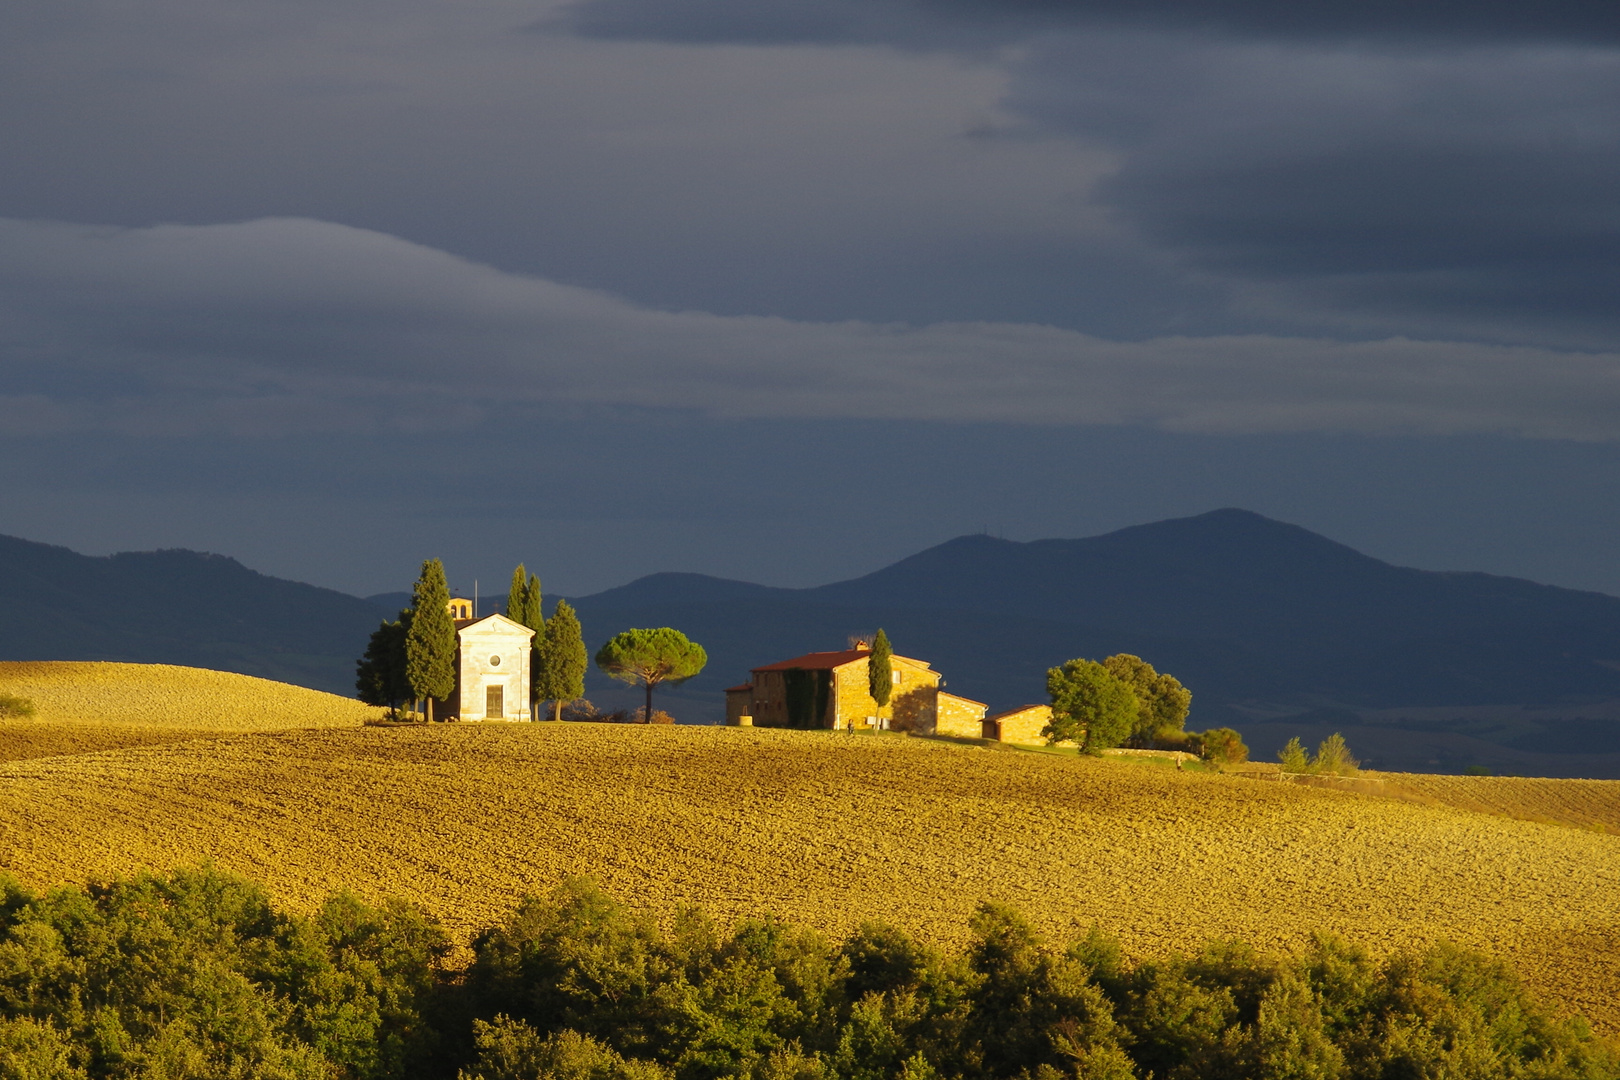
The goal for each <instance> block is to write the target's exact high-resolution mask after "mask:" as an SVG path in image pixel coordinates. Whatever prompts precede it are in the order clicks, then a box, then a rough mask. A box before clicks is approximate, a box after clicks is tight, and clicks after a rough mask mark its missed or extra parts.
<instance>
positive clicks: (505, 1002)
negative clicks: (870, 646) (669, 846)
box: [0, 869, 1620, 1080]
mask: <svg viewBox="0 0 1620 1080" xmlns="http://www.w3.org/2000/svg"><path fill="white" fill-rule="evenodd" d="M446 953H447V941H446V938H445V936H444V935H443V933H442V932H441V931H440V930H439V929H438V927H437V926H436V925H435V924H434V922H433V920H432V919H431V918H429V917H427V916H426V915H424V914H423V913H422V912H420V911H418V910H416V909H415V908H413V907H411V906H409V905H407V904H404V903H398V902H390V903H386V904H384V905H382V906H381V907H372V906H369V905H367V904H364V903H362V902H360V901H358V900H356V899H355V898H353V897H348V896H338V897H334V898H333V899H331V900H329V901H328V902H327V903H326V904H325V905H324V906H323V907H322V908H321V909H320V911H319V912H317V913H316V914H314V915H313V916H310V917H303V916H297V915H290V914H287V913H285V912H280V911H277V910H275V909H274V908H272V907H271V905H270V904H269V903H268V901H267V900H266V898H265V894H264V893H263V891H262V890H261V889H259V888H258V887H257V886H254V885H252V884H250V883H247V882H244V881H241V880H239V879H236V878H232V877H229V876H226V875H223V874H220V873H217V872H214V871H212V870H209V869H201V870H187V871H179V872H176V873H174V874H172V875H170V876H167V877H155V876H142V877H137V878H134V879H131V880H128V881H119V882H115V883H112V884H109V885H105V886H98V887H95V888H93V889H91V890H89V891H88V892H86V891H81V890H77V889H62V890H58V891H55V892H53V893H51V894H50V895H48V896H43V897H41V896H34V895H31V894H29V893H28V892H26V891H25V890H23V889H21V888H19V887H17V886H16V885H15V884H14V883H7V882H4V881H3V880H0V1080H67V1078H82V1077H118V1078H124V1077H130V1078H134V1077H140V1078H150V1080H159V1078H162V1080H171V1078H173V1080H179V1078H191V1077H198V1078H216V1077H217V1078H243V1080H248V1078H261V1077H262V1078H267V1080H280V1078H287V1080H295V1078H296V1080H303V1078H315V1077H322V1078H327V1077H356V1078H359V1077H445V1078H447V1080H449V1078H453V1077H457V1076H458V1074H459V1077H460V1078H461V1080H535V1078H556V1080H668V1078H675V1080H706V1078H709V1077H758V1078H761V1080H766V1078H769V1080H801V1078H802V1080H811V1078H821V1077H826V1078H833V1077H837V1078H846V1080H887V1078H906V1080H923V1078H928V1077H939V1078H945V1077H964V1078H973V1080H978V1078H989V1077H1030V1078H1032V1080H1060V1078H1068V1077H1074V1078H1086V1080H1100V1078H1116V1077H1117V1078H1125V1077H1132V1076H1135V1077H1147V1076H1149V1075H1152V1076H1154V1077H1157V1078H1159V1080H1177V1078H1187V1080H1192V1078H1204V1080H1220V1078H1223V1077H1276V1078H1283V1077H1290V1078H1293V1077H1297V1078H1301V1080H1307V1078H1309V1080H1330V1078H1334V1077H1380V1078H1390V1080H1395V1078H1402V1080H1404V1078H1408V1077H1412V1078H1417V1077H1435V1078H1441V1077H1446V1078H1481V1080H1484V1078H1497V1077H1549V1078H1550V1077H1615V1076H1617V1075H1620V1065H1617V1059H1616V1057H1615V1056H1614V1052H1613V1050H1612V1048H1611V1047H1609V1046H1607V1045H1606V1044H1604V1043H1602V1042H1600V1041H1599V1040H1596V1039H1594V1038H1593V1037H1592V1035H1591V1033H1590V1031H1589V1029H1588V1028H1587V1027H1586V1025H1585V1024H1584V1023H1583V1022H1582V1021H1580V1020H1578V1019H1576V1020H1569V1021H1561V1020H1557V1019H1554V1018H1553V1017H1552V1016H1550V1015H1549V1014H1548V1013H1547V1012H1545V1011H1543V1010H1542V1009H1540V1008H1538V1007H1537V1006H1536V1005H1534V1004H1533V1003H1532V1002H1530V1001H1529V1000H1528V998H1527V997H1526V995H1525V993H1524V992H1523V990H1522V989H1521V988H1520V987H1519V984H1518V981H1517V980H1516V979H1515V977H1514V976H1513V975H1512V974H1511V972H1509V971H1508V969H1507V968H1505V967H1504V966H1503V965H1501V964H1500V963H1498V962H1496V961H1493V960H1490V959H1488V958H1485V957H1482V956H1479V955H1477V954H1474V953H1469V952H1465V951H1463V950H1460V949H1456V948H1452V947H1449V946H1444V945H1441V946H1436V947H1434V948H1431V949H1427V950H1424V951H1420V952H1414V953H1411V954H1407V955H1402V956H1398V957H1395V958H1394V959H1392V960H1390V961H1388V962H1387V963H1384V964H1382V965H1379V964H1374V963H1372V962H1371V961H1369V960H1368V959H1367V957H1366V956H1365V955H1363V954H1362V953H1361V952H1360V951H1358V950H1357V949H1355V948H1353V947H1350V946H1347V945H1344V944H1342V943H1339V942H1336V941H1332V940H1328V939H1319V940H1316V941H1314V942H1312V943H1311V945H1310V947H1309V948H1308V949H1306V950H1305V951H1304V952H1303V953H1302V954H1301V955H1300V956H1298V957H1294V958H1290V959H1277V958H1271V957H1265V956H1261V955H1259V954H1257V953H1255V952H1254V951H1252V950H1250V949H1249V948H1247V947H1245V946H1243V945H1241V944H1237V943H1232V942H1220V943H1214V944H1210V945H1208V946H1206V947H1205V948H1203V949H1202V951H1200V952H1198V953H1196V954H1194V955H1189V956H1182V957H1174V958H1171V959H1167V960H1158V961H1153V962H1149V963H1142V964H1136V965H1130V964H1126V963H1124V962H1123V961H1122V960H1121V959H1120V956H1119V952H1118V950H1117V948H1116V947H1115V945H1114V944H1113V942H1112V941H1110V940H1109V939H1108V938H1107V937H1105V936H1104V935H1102V934H1100V933H1097V932H1096V931H1093V932H1092V933H1091V934H1089V935H1087V936H1086V937H1084V938H1083V939H1081V940H1079V941H1077V942H1075V943H1074V944H1072V945H1070V946H1069V947H1068V948H1066V949H1062V950H1058V949H1053V948H1049V947H1047V946H1046V945H1045V944H1044V943H1043V942H1042V941H1041V939H1040V938H1039V937H1038V936H1037V935H1036V934H1035V932H1034V931H1033V930H1032V929H1031V928H1030V926H1029V925H1028V924H1027V923H1026V922H1025V921H1024V920H1023V919H1022V918H1020V917H1019V916H1018V915H1017V914H1016V913H1015V912H1013V911H1011V910H1009V909H1007V908H1004V907H1000V906H996V905H988V904H987V905H985V906H983V907H981V908H980V909H979V911H978V913H977V914H976V915H975V916H974V917H973V919H972V922H971V940H970V943H969V944H968V946H967V947H966V949H965V950H963V951H962V952H961V953H958V954H954V955H946V954H943V953H940V952H937V951H935V950H933V949H931V948H929V947H927V946H925V945H923V944H921V943H920V942H918V941H917V940H916V939H914V938H913V937H912V936H910V935H909V934H907V933H906V932H904V931H903V930H900V929H897V928H894V927H890V926H882V925H867V926H864V927H862V928H861V929H860V930H859V931H858V932H857V933H856V934H855V935H854V936H853V937H852V938H850V939H849V940H847V941H845V942H842V943H841V944H836V945H835V944H831V943H829V942H827V941H825V940H824V939H822V938H821V937H819V936H818V935H816V934H815V933H813V932H811V931H808V930H804V929H800V928H796V927H792V926H788V925H786V924H783V923H780V922H775V921H760V922H747V923H744V924H742V925H740V926H738V927H737V928H736V929H734V930H732V931H729V932H721V931H720V930H719V929H717V928H716V927H715V926H714V925H713V924H711V923H710V922H709V921H708V920H707V919H706V918H704V916H703V915H702V914H701V913H698V912H695V911H686V912H682V913H679V914H678V915H676V916H675V918H674V919H673V920H672V922H671V925H670V926H669V928H668V929H667V930H660V929H659V928H658V927H657V926H656V925H655V924H654V923H653V922H651V921H649V920H648V919H646V918H644V917H642V916H639V915H636V914H633V913H631V912H629V911H628V910H626V909H625V908H623V907H621V906H619V905H618V904H617V903H615V902H614V901H613V900H611V899H609V898H608V897H606V896H605V895H603V894H602V893H600V892H598V891H597V890H596V889H595V887H594V886H593V885H591V884H590V883H589V882H587V881H578V880H576V881H570V882H567V883H565V884H563V885H562V886H560V887H559V888H558V889H556V890H555V891H554V892H552V893H551V894H550V895H549V896H546V897H543V898H532V899H529V900H526V901H524V902H523V903H522V905H521V906H520V907H519V908H518V909H517V910H516V911H515V912H514V913H513V914H512V915H511V917H510V918H508V919H507V920H506V922H504V923H503V924H502V925H500V926H497V927H495V928H493V929H490V930H488V931H487V932H485V933H484V934H482V935H481V936H480V937H479V938H478V939H477V941H476V942H475V946H474V959H473V962H472V964H471V966H470V967H467V968H465V969H461V970H449V969H447V968H446V967H445V966H444V958H445V956H446Z"/></svg>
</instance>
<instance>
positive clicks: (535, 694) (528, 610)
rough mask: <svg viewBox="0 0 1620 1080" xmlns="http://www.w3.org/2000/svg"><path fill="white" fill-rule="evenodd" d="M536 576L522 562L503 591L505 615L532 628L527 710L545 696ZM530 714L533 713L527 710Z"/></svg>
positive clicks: (542, 621) (543, 643)
mask: <svg viewBox="0 0 1620 1080" xmlns="http://www.w3.org/2000/svg"><path fill="white" fill-rule="evenodd" d="M540 604H541V597H540V579H539V578H537V577H535V576H534V575H533V574H531V573H529V572H528V570H527V569H525V567H524V565H523V564H522V563H518V564H517V569H516V570H513V571H512V587H511V589H509V590H508V591H507V593H506V617H507V618H508V619H511V620H512V621H513V622H515V623H521V624H522V625H524V626H527V627H528V628H529V629H530V630H533V631H534V638H533V641H532V643H531V650H530V653H529V705H530V708H531V710H532V709H535V708H537V707H538V706H539V704H540V702H542V701H544V700H545V694H544V693H543V691H542V690H541V687H540V683H541V681H542V676H541V668H542V666H543V665H544V663H545V659H544V656H543V655H542V652H543V650H544V648H545V641H544V640H543V639H542V634H543V633H544V631H545V628H546V620H545V619H544V618H543V617H542V616H541V614H540ZM530 715H531V716H533V715H535V713H534V712H532V711H531V713H530Z"/></svg>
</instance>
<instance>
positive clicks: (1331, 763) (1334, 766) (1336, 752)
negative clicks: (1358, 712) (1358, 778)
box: [1310, 731, 1361, 776]
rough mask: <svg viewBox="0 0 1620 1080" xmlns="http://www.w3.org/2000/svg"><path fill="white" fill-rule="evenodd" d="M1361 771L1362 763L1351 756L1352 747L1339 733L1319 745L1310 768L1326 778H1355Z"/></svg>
mask: <svg viewBox="0 0 1620 1080" xmlns="http://www.w3.org/2000/svg"><path fill="white" fill-rule="evenodd" d="M1360 769H1361V762H1359V761H1357V760H1356V759H1355V758H1353V757H1351V756H1350V747H1349V746H1348V745H1346V743H1345V741H1344V736H1343V735H1340V734H1339V733H1338V732H1337V731H1335V732H1334V733H1333V734H1332V735H1329V736H1328V737H1327V738H1325V739H1323V740H1322V741H1321V743H1320V744H1318V746H1317V747H1316V757H1314V758H1313V759H1311V766H1310V771H1311V772H1313V773H1322V774H1323V775H1325V776H1354V775H1356V773H1357V772H1359V771H1360Z"/></svg>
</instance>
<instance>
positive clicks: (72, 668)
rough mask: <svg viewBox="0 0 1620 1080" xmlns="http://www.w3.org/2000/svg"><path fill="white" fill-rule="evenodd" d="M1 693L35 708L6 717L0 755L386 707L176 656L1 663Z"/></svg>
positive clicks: (74, 750)
mask: <svg viewBox="0 0 1620 1080" xmlns="http://www.w3.org/2000/svg"><path fill="white" fill-rule="evenodd" d="M0 695H7V696H14V697H23V698H28V699H29V700H30V701H32V702H33V704H34V709H35V712H34V715H33V716H32V717H28V718H26V719H5V720H0V761H17V760H22V759H26V758H36V757H48V756H53V755H59V754H83V753H89V752H91V751H95V750H108V749H114V748H117V747H127V746H148V745H152V744H156V743H169V742H178V741H181V740H185V739H194V738H197V737H198V736H200V735H205V734H226V733H231V732H240V731H276V730H281V729H285V728H323V727H359V726H360V725H361V724H363V723H365V722H366V721H367V720H371V719H375V718H377V717H379V716H381V715H382V710H381V709H375V708H372V707H371V706H369V705H362V704H360V702H358V701H355V700H353V699H352V698H341V697H338V696H337V695H335V694H323V693H321V692H320V691H319V690H307V689H305V688H304V687H301V686H289V685H287V684H286V683H279V682H272V681H270V680H269V679H256V678H253V677H252V676H250V675H235V674H232V673H230V672H225V671H205V670H203V669H202V668H189V667H174V666H172V665H169V664H118V663H101V662H89V661H86V662H75V661H0Z"/></svg>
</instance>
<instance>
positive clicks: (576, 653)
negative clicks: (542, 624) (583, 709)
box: [535, 600, 590, 720]
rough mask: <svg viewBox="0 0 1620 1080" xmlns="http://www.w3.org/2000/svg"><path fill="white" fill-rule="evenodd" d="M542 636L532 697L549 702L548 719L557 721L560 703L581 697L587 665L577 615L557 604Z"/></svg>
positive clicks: (582, 695) (583, 636) (570, 608)
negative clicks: (552, 711) (542, 640)
mask: <svg viewBox="0 0 1620 1080" xmlns="http://www.w3.org/2000/svg"><path fill="white" fill-rule="evenodd" d="M545 635H546V640H545V643H544V645H542V646H541V648H540V655H539V656H538V657H537V658H536V659H537V660H538V661H539V669H538V678H537V680H536V683H535V695H536V697H537V699H538V700H540V701H550V702H552V703H553V706H552V707H553V708H554V709H555V710H556V711H555V712H554V713H553V714H552V719H553V720H561V719H562V707H563V702H565V701H573V700H575V699H576V698H581V697H584V696H585V668H586V665H587V664H589V662H590V660H589V657H588V656H587V654H586V652H585V634H584V632H583V631H582V630H581V629H580V625H579V616H578V615H575V614H574V609H573V608H572V607H570V606H569V605H568V601H566V600H558V601H557V610H556V611H553V612H552V613H551V618H549V619H547V620H546V630H545Z"/></svg>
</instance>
